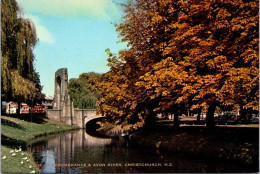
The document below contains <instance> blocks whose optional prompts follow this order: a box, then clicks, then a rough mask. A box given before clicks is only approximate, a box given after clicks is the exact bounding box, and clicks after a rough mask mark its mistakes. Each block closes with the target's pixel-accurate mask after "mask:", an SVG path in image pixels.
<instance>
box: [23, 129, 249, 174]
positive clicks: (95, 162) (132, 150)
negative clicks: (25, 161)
mask: <svg viewBox="0 0 260 174" xmlns="http://www.w3.org/2000/svg"><path fill="white" fill-rule="evenodd" d="M27 149H28V150H29V151H31V152H32V153H33V156H34V159H35V161H36V162H37V163H38V164H39V167H40V168H41V169H42V171H43V173H101V172H102V173H104V172H106V173H122V172H128V173H129V172H130V173H137V172H140V173H147V172H148V173H164V172H165V173H166V172H167V173H169V172H171V173H172V172H174V173H185V172H189V173H193V172H196V173H200V172H233V173H237V172H246V171H245V170H244V169H243V168H242V167H241V166H240V165H236V164H232V163H227V162H221V161H218V162H217V161H215V160H214V159H209V160H205V159H198V158H192V157H188V156H185V155H180V154H179V155H173V154H171V155H169V154H168V153H162V152H160V151H158V150H152V149H149V148H140V147H134V146H131V145H130V144H129V142H128V141H127V140H126V139H124V138H122V137H121V138H104V137H103V138H102V137H96V136H91V135H89V134H88V133H86V132H85V130H84V129H81V130H78V131H76V132H70V133H64V134H61V135H57V136H54V137H53V136H51V137H50V138H48V137H46V138H45V140H42V141H40V142H37V143H34V144H31V145H30V146H29V147H28V148H27Z"/></svg>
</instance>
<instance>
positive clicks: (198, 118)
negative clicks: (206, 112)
mask: <svg viewBox="0 0 260 174" xmlns="http://www.w3.org/2000/svg"><path fill="white" fill-rule="evenodd" d="M200 115H201V109H199V111H198V116H197V123H198V124H199V123H200Z"/></svg>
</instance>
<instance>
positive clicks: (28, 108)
mask: <svg viewBox="0 0 260 174" xmlns="http://www.w3.org/2000/svg"><path fill="white" fill-rule="evenodd" d="M29 111H30V107H29V106H28V105H23V106H22V108H21V110H20V113H21V114H29Z"/></svg>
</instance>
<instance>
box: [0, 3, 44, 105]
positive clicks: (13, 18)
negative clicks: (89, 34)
mask: <svg viewBox="0 0 260 174" xmlns="http://www.w3.org/2000/svg"><path fill="white" fill-rule="evenodd" d="M36 43H37V36H36V29H35V27H34V24H33V23H32V22H31V21H30V20H29V19H24V18H23V17H22V13H21V10H20V9H19V6H18V4H17V2H16V1H15V0H3V1H1V86H2V88H1V96H2V100H7V101H10V100H14V101H18V102H22V101H23V102H30V101H32V100H33V99H40V98H42V97H43V95H42V94H41V88H42V87H41V85H40V80H39V75H38V73H36V71H35V68H34V64H33V63H34V59H35V58H34V54H33V49H34V47H35V45H36Z"/></svg>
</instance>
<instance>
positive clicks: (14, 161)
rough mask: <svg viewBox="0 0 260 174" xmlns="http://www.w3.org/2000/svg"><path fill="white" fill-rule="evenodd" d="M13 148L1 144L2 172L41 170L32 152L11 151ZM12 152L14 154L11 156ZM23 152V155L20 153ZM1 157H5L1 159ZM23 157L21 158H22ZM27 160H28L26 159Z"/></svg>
mask: <svg viewBox="0 0 260 174" xmlns="http://www.w3.org/2000/svg"><path fill="white" fill-rule="evenodd" d="M12 150H14V148H10V147H6V146H1V168H2V172H4V173H17V172H19V173H30V172H36V173H37V172H41V171H40V170H39V168H38V166H37V164H36V163H35V162H34V160H33V157H32V154H30V153H28V152H26V151H20V152H16V153H15V152H13V153H10V151H12ZM12 154H16V155H15V156H12ZM22 154H23V155H22ZM3 157H4V158H5V159H3ZM22 158H23V159H22ZM27 160H28V161H27Z"/></svg>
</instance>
